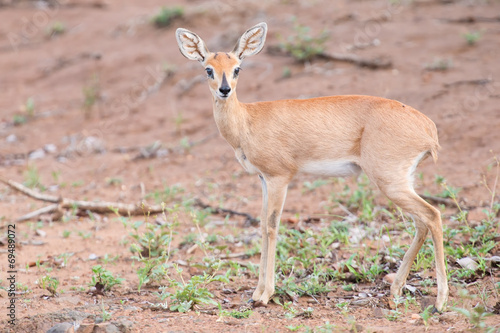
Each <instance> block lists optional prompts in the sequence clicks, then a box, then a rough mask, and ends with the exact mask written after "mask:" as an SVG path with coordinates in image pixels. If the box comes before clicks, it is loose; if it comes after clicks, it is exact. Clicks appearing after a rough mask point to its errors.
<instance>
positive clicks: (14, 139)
mask: <svg viewBox="0 0 500 333" xmlns="http://www.w3.org/2000/svg"><path fill="white" fill-rule="evenodd" d="M5 141H7V142H8V143H13V142H16V141H17V136H16V135H15V134H11V135H9V136H8V137H6V138H5Z"/></svg>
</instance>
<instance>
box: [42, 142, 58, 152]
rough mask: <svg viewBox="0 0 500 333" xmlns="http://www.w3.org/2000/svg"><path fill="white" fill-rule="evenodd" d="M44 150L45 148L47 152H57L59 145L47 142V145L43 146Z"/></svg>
mask: <svg viewBox="0 0 500 333" xmlns="http://www.w3.org/2000/svg"><path fill="white" fill-rule="evenodd" d="M43 150H45V152H47V153H49V154H52V153H55V152H57V147H56V145H54V144H52V143H49V144H46V145H45V146H43Z"/></svg>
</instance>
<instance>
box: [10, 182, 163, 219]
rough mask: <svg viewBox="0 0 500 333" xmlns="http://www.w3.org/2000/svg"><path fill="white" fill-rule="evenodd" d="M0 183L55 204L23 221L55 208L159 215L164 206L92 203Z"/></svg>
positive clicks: (22, 186) (18, 185) (24, 217)
mask: <svg viewBox="0 0 500 333" xmlns="http://www.w3.org/2000/svg"><path fill="white" fill-rule="evenodd" d="M0 182H2V183H4V184H5V185H7V186H9V187H11V188H13V189H15V190H17V191H19V192H20V193H22V194H24V195H26V196H28V197H30V198H33V199H35V200H39V201H44V202H50V203H53V204H56V205H50V206H47V207H45V208H42V209H39V210H37V211H35V212H32V213H30V214H27V215H24V216H23V217H21V218H20V219H21V220H23V221H24V220H26V219H28V218H27V217H28V216H31V217H29V218H32V217H36V216H39V215H41V214H46V213H51V212H54V211H55V210H56V209H57V208H64V209H74V208H76V209H79V210H83V211H87V210H88V211H91V212H95V213H118V214H120V215H144V214H147V213H153V214H155V213H161V212H163V210H164V206H162V205H153V206H147V205H146V204H144V203H140V204H126V203H121V202H107V201H99V202H94V201H82V200H73V199H68V198H63V197H56V196H53V195H47V194H42V193H40V192H38V191H35V190H32V189H30V188H28V187H26V186H24V185H22V184H20V183H17V182H15V181H13V180H5V179H3V178H0ZM54 206H55V207H54Z"/></svg>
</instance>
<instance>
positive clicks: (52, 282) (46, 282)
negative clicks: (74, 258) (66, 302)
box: [39, 274, 59, 296]
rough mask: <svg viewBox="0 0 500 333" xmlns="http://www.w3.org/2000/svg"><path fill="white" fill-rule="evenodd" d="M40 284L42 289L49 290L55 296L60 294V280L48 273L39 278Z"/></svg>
mask: <svg viewBox="0 0 500 333" xmlns="http://www.w3.org/2000/svg"><path fill="white" fill-rule="evenodd" d="M39 285H40V287H41V288H42V289H46V290H48V291H49V292H50V293H51V294H52V295H53V296H55V295H57V294H58V290H57V288H58V287H59V280H58V279H56V278H53V277H51V276H50V275H48V274H47V275H44V276H42V278H41V279H40V280H39Z"/></svg>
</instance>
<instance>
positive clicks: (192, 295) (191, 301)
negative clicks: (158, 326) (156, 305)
mask: <svg viewBox="0 0 500 333" xmlns="http://www.w3.org/2000/svg"><path fill="white" fill-rule="evenodd" d="M174 267H175V270H176V271H177V274H178V275H179V278H180V281H177V280H173V279H170V281H169V285H168V287H167V286H164V287H160V292H159V293H156V295H157V296H158V297H159V298H160V300H161V301H164V300H166V299H167V298H169V299H170V303H169V304H170V306H169V309H170V311H178V312H188V311H189V310H191V308H192V307H193V306H195V305H196V304H212V305H217V302H216V301H215V300H214V299H213V298H214V295H213V294H212V293H211V292H210V291H208V289H207V285H208V284H210V283H212V282H215V281H218V282H222V283H229V277H228V276H229V271H227V272H226V275H215V273H214V274H211V275H209V274H207V273H206V272H205V273H203V275H194V276H192V277H191V279H189V280H188V281H185V280H184V278H183V277H182V268H179V267H178V266H177V265H174ZM169 288H170V289H172V292H169V291H167V289H169Z"/></svg>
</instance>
